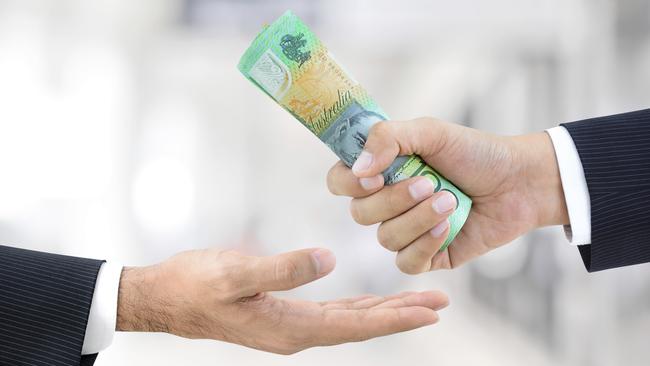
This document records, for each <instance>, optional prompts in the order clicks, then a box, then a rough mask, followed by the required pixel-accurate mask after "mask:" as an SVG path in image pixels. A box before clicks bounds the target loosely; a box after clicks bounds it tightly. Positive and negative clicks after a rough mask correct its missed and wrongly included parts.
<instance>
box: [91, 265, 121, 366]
mask: <svg viewBox="0 0 650 366" xmlns="http://www.w3.org/2000/svg"><path fill="white" fill-rule="evenodd" d="M121 275H122V266H119V265H116V264H112V263H108V262H107V263H104V264H102V266H101V268H100V269H99V273H98V274H97V281H96V283H95V293H94V294H93V300H92V305H91V306H90V315H89V316H88V325H87V326H86V336H85V338H84V344H83V347H82V349H81V354H82V355H92V354H95V353H99V352H100V351H103V350H105V349H106V348H108V346H110V345H111V343H112V342H113V335H114V334H115V323H116V321H117V294H118V290H119V286H120V277H121Z"/></svg>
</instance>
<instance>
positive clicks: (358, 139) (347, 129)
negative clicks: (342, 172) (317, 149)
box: [321, 102, 386, 166]
mask: <svg viewBox="0 0 650 366" xmlns="http://www.w3.org/2000/svg"><path fill="white" fill-rule="evenodd" d="M385 119H386V118H384V117H383V116H381V115H380V114H378V113H375V112H372V111H368V110H365V109H364V108H363V107H361V105H359V104H358V103H357V102H352V103H351V104H350V105H349V106H348V107H347V108H346V109H345V110H344V111H343V113H341V115H340V116H339V117H338V118H337V119H336V121H334V123H332V125H331V126H330V127H329V128H328V129H327V130H326V131H325V132H324V133H323V135H322V136H321V139H322V140H323V142H325V143H326V144H327V146H329V148H330V149H332V150H333V151H334V152H335V153H336V155H338V157H339V158H341V160H343V161H344V162H345V163H346V164H347V165H348V166H350V165H352V164H353V163H354V161H355V160H357V158H358V157H359V154H361V150H363V146H364V145H365V144H366V139H367V138H368V131H369V130H370V127H372V125H374V124H375V123H377V122H379V121H383V120H385Z"/></svg>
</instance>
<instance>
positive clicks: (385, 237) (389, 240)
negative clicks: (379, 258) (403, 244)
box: [377, 224, 399, 252]
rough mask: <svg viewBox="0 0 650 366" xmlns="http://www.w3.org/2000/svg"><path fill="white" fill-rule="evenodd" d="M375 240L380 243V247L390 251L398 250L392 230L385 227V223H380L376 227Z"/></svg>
mask: <svg viewBox="0 0 650 366" xmlns="http://www.w3.org/2000/svg"><path fill="white" fill-rule="evenodd" d="M377 241H378V242H379V244H381V246H382V247H384V248H386V249H388V250H390V251H391V252H396V251H398V250H399V248H398V243H397V240H396V238H395V235H394V234H393V231H392V230H390V228H387V227H386V225H384V224H381V225H379V228H378V229H377Z"/></svg>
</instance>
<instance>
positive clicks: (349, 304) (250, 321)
mask: <svg viewBox="0 0 650 366" xmlns="http://www.w3.org/2000/svg"><path fill="white" fill-rule="evenodd" d="M335 262H336V260H335V257H334V255H333V254H332V253H331V252H330V251H327V250H324V249H305V250H300V251H295V252H290V253H285V254H281V255H278V256H274V257H251V256H245V255H242V254H239V253H237V252H234V251H220V250H214V249H208V250H196V251H189V252H184V253H181V254H178V255H176V256H174V257H172V258H170V259H168V260H167V261H165V262H162V263H160V264H158V265H154V266H150V267H142V268H126V269H124V271H123V274H122V279H121V281H120V291H119V301H118V319H117V330H121V331H148V332H167V333H171V334H175V335H178V336H181V337H186V338H193V339H196V338H203V339H215V340H221V341H226V342H231V343H237V344H241V345H244V346H247V347H251V348H256V349H260V350H264V351H269V352H274V353H280V354H291V353H295V352H298V351H301V350H303V349H306V348H310V347H315V346H328V345H335V344H340V343H345V342H355V341H362V340H366V339H370V338H374V337H379V336H384V335H388V334H392V333H397V332H403V331H407V330H411V329H415V328H419V327H423V326H426V325H430V324H433V323H435V322H437V320H438V315H437V313H436V311H437V310H440V309H442V308H444V307H446V306H447V304H448V300H447V297H446V295H444V294H443V293H441V292H435V291H429V292H419V293H416V292H404V293H401V294H397V295H393V296H388V297H381V296H374V295H366V296H361V297H356V298H350V299H342V300H334V301H325V302H311V301H304V300H290V299H279V298H276V297H274V296H272V295H271V294H269V292H270V291H284V290H289V289H292V288H295V287H298V286H301V285H304V284H306V283H309V282H312V281H314V280H317V279H319V278H321V277H323V276H325V275H327V274H328V273H330V272H331V271H332V270H333V269H334V266H335Z"/></svg>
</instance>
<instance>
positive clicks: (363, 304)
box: [326, 291, 415, 310]
mask: <svg viewBox="0 0 650 366" xmlns="http://www.w3.org/2000/svg"><path fill="white" fill-rule="evenodd" d="M413 294H415V292H412V291H409V292H401V293H399V294H396V295H391V296H373V297H369V298H366V299H361V300H359V301H355V302H353V303H348V304H345V306H337V307H326V309H327V310H331V309H350V310H355V309H368V308H371V307H373V306H377V305H379V304H382V303H384V302H387V301H391V300H394V299H399V298H403V297H407V296H410V295H413Z"/></svg>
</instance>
